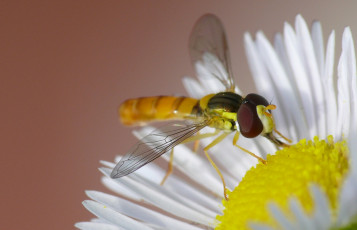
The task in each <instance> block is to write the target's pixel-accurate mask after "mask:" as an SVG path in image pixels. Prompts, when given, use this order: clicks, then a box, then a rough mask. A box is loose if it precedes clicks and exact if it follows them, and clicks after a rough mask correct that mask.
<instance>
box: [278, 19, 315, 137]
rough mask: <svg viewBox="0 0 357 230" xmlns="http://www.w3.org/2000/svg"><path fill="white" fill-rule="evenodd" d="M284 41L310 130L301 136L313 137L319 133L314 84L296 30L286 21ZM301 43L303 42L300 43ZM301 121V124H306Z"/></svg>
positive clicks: (301, 108)
mask: <svg viewBox="0 0 357 230" xmlns="http://www.w3.org/2000/svg"><path fill="white" fill-rule="evenodd" d="M284 38H285V39H284V41H285V48H286V51H287V54H288V57H289V60H290V62H291V63H292V65H291V67H292V70H293V79H294V80H295V81H294V82H293V85H296V86H297V89H298V90H297V95H298V98H297V99H298V100H299V104H300V103H301V106H299V109H300V113H299V114H302V115H303V119H304V121H305V122H306V124H307V128H308V132H306V133H305V136H302V137H300V138H312V137H313V136H314V135H316V133H317V128H316V126H315V125H314V124H315V123H314V121H315V113H314V107H313V103H312V101H313V99H312V97H313V95H312V88H311V87H312V86H311V85H310V82H309V79H308V75H307V72H306V71H307V70H306V68H305V66H304V63H303V60H302V57H301V51H300V46H299V42H298V39H297V36H296V35H295V32H294V31H293V29H292V28H291V26H290V25H289V24H287V23H285V29H284ZM300 45H301V44H300ZM305 122H304V123H301V124H300V125H304V124H305Z"/></svg>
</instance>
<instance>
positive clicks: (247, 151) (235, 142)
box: [233, 131, 266, 164]
mask: <svg viewBox="0 0 357 230" xmlns="http://www.w3.org/2000/svg"><path fill="white" fill-rule="evenodd" d="M239 134H240V133H239V132H238V131H237V132H236V134H234V137H233V145H234V146H236V147H238V148H240V149H241V150H243V151H244V152H246V153H248V154H249V155H251V156H253V157H255V158H257V159H258V160H259V161H260V162H262V163H263V164H266V160H264V159H263V158H261V157H259V156H257V155H255V154H254V153H252V152H251V151H249V150H247V149H245V148H243V147H241V146H239V145H237V142H238V139H239Z"/></svg>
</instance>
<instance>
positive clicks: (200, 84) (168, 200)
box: [75, 15, 357, 230]
mask: <svg viewBox="0 0 357 230" xmlns="http://www.w3.org/2000/svg"><path fill="white" fill-rule="evenodd" d="M334 46H335V33H334V32H332V33H331V34H330V36H329V38H328V41H327V45H326V49H325V47H324V41H323V36H322V28H321V25H320V23H319V22H314V23H313V25H312V29H311V31H309V29H308V27H307V25H306V23H305V21H304V19H303V18H302V17H301V16H300V15H298V16H297V17H296V22H295V30H294V29H293V27H292V26H291V25H289V24H287V23H286V24H285V27H284V33H283V35H280V34H278V35H277V36H276V37H275V40H274V45H271V44H270V43H269V41H268V40H267V39H266V38H265V36H264V34H263V33H262V32H258V33H257V35H256V40H255V41H254V40H253V39H252V37H251V36H250V35H249V34H246V35H245V47H246V53H247V57H248V62H249V65H250V68H251V71H252V74H253V77H254V80H255V83H256V87H257V90H258V92H259V93H260V94H261V95H264V96H265V97H266V98H269V99H271V100H273V101H274V104H276V105H277V109H276V110H275V111H274V119H275V123H276V126H277V129H278V130H280V131H281V132H282V133H284V134H285V135H286V136H288V137H289V138H291V139H292V140H293V142H294V143H297V144H295V145H292V146H290V147H287V148H284V149H281V150H278V151H277V152H276V148H275V146H274V145H273V144H272V143H270V142H269V141H267V140H266V139H265V138H260V137H257V138H254V139H245V138H241V139H239V144H240V145H241V146H244V147H245V148H247V149H249V150H251V151H252V152H254V153H260V156H261V157H263V158H264V159H267V164H266V165H264V164H262V163H258V162H257V159H255V158H253V157H251V156H249V155H248V154H244V153H241V152H239V151H237V148H236V147H234V146H232V139H229V138H226V139H224V140H223V141H222V143H220V144H218V145H217V146H216V147H214V148H212V151H211V155H212V158H213V159H214V161H215V162H216V163H217V166H218V168H219V169H220V170H221V172H222V174H223V176H224V178H225V180H226V184H227V187H228V188H229V189H230V190H233V191H232V192H230V193H229V198H230V199H229V200H228V201H225V200H224V199H223V197H222V195H223V194H222V182H221V180H220V178H219V177H218V176H217V173H216V171H215V170H214V169H213V168H212V166H211V165H210V163H209V162H208V161H207V159H206V158H204V157H202V156H200V155H199V154H195V153H193V152H192V150H191V148H189V147H187V146H185V145H178V146H177V147H175V152H176V153H177V154H175V155H174V161H173V162H174V166H175V170H176V171H175V172H176V173H174V174H173V175H170V177H168V179H167V181H166V182H165V184H164V186H160V182H161V179H162V178H163V177H164V175H165V170H163V169H161V168H160V167H158V166H157V165H155V163H151V164H148V165H146V166H145V167H143V168H141V169H140V170H138V171H136V172H134V173H132V174H130V175H128V176H126V177H123V178H120V179H111V178H110V174H111V171H112V169H113V168H114V166H115V164H114V163H111V162H104V161H102V164H103V165H104V166H105V167H103V168H101V169H100V171H101V172H102V173H103V174H104V176H103V178H102V181H103V183H104V184H105V185H106V186H107V187H108V188H109V189H111V190H112V191H113V192H114V193H116V195H109V194H105V193H102V192H98V191H86V193H87V195H88V197H89V198H90V199H91V200H87V201H84V202H83V205H84V206H85V207H86V208H87V209H88V210H89V211H90V212H92V213H93V214H94V215H95V216H97V218H96V219H93V220H91V221H90V222H80V223H77V224H76V225H75V226H76V227H77V228H79V229H113V230H114V229H213V228H217V229H353V227H356V226H357V183H356V182H357V169H356V166H357V143H356V142H353V140H356V139H357V121H356V120H357V119H356V117H357V105H356V103H357V82H356V81H357V80H356V59H355V52H354V45H353V39H352V35H351V31H350V29H349V28H346V29H345V31H344V33H343V37H342V53H341V55H340V59H339V61H338V69H337V74H335V73H334V57H335V54H334ZM207 55H208V56H207V57H206V58H204V61H202V62H198V63H197V64H196V71H197V76H198V81H197V80H195V79H192V78H184V85H185V86H186V88H187V90H188V92H189V94H190V96H192V97H195V98H200V97H202V96H204V95H206V94H208V93H212V92H220V91H222V85H221V84H220V83H219V82H217V78H216V77H215V76H214V74H215V73H217V71H220V70H221V69H220V67H221V66H222V65H221V64H220V63H219V60H217V59H214V57H212V56H209V54H207ZM212 58H213V59H212ZM205 60H206V61H205ZM212 63H214V65H213V64H212ZM335 75H337V79H334V76H335ZM236 91H237V92H240V90H239V89H237V90H236ZM151 130H152V128H151V127H145V128H143V129H142V130H139V131H136V132H135V135H136V136H137V137H138V138H143V137H144V136H145V135H147V134H148V133H149V132H150V131H151ZM202 143H203V146H206V145H207V144H208V143H210V140H202ZM274 153H275V154H274ZM163 158H164V159H166V160H168V161H169V156H166V155H163ZM119 160H120V157H118V159H116V162H118V161H119ZM257 163H258V164H257ZM177 171H179V172H177ZM237 185H238V186H237ZM222 200H223V204H222Z"/></svg>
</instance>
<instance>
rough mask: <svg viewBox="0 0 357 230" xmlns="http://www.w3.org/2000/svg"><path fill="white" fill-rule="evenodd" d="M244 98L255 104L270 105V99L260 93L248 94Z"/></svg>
mask: <svg viewBox="0 0 357 230" xmlns="http://www.w3.org/2000/svg"><path fill="white" fill-rule="evenodd" d="M244 100H245V101H249V102H250V103H252V104H254V105H256V106H257V105H264V106H268V105H269V103H268V101H267V100H266V99H265V98H264V97H262V96H260V95H258V94H255V93H250V94H248V95H247V96H246V97H245V98H244Z"/></svg>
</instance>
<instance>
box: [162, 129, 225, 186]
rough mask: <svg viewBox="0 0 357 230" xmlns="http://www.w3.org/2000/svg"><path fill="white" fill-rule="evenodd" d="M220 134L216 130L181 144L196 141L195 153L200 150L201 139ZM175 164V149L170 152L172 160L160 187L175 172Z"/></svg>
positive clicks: (197, 135)
mask: <svg viewBox="0 0 357 230" xmlns="http://www.w3.org/2000/svg"><path fill="white" fill-rule="evenodd" d="M218 133H219V130H216V131H215V132H212V133H202V134H196V135H194V136H192V137H189V138H187V139H186V140H184V141H183V142H181V144H185V143H189V142H192V141H194V142H195V143H194V148H193V151H194V152H197V149H198V144H199V141H200V140H201V139H204V138H207V137H212V136H215V135H217V134H218ZM173 162H174V148H173V149H172V150H171V152H170V160H169V165H168V167H167V171H166V174H165V176H164V178H162V180H161V183H160V185H161V186H162V185H164V183H165V181H166V179H167V178H168V177H169V176H170V175H171V174H172V172H173Z"/></svg>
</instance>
